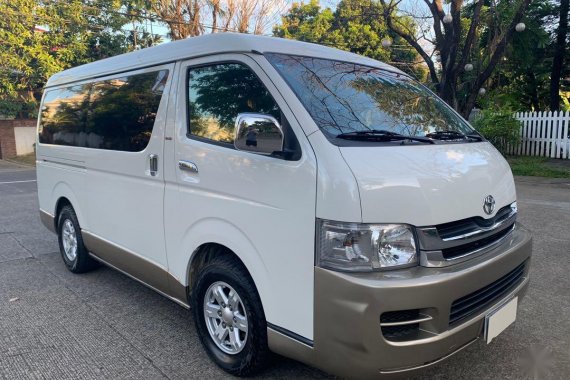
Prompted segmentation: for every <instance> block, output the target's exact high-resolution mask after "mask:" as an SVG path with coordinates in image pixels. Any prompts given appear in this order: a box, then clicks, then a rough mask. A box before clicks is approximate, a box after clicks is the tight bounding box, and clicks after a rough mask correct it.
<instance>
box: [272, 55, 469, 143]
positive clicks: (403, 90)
mask: <svg viewBox="0 0 570 380" xmlns="http://www.w3.org/2000/svg"><path fill="white" fill-rule="evenodd" d="M266 57H267V58H268V59H269V61H270V62H271V63H272V64H273V66H274V67H275V68H276V69H277V70H278V71H279V73H280V74H281V75H282V76H283V77H284V78H285V80H286V81H287V82H288V83H289V85H290V86H291V88H292V89H293V91H294V92H295V94H296V95H297V96H298V97H299V99H300V100H301V102H302V103H303V104H304V105H305V107H306V109H307V110H308V111H309V113H310V114H311V117H312V118H313V120H314V121H315V122H316V123H317V125H318V126H319V127H320V129H321V130H322V131H323V132H325V134H326V135H328V136H330V137H335V136H337V135H338V134H341V133H349V132H354V131H366V130H371V129H381V130H388V131H392V132H396V133H399V134H403V135H408V136H409V135H411V136H425V135H426V134H429V133H433V132H437V131H444V130H452V131H456V132H461V133H463V134H468V133H473V130H472V129H471V127H470V126H469V125H468V124H467V123H465V122H464V121H463V120H462V119H461V118H460V117H459V116H458V115H457V114H456V113H455V112H454V111H453V110H452V109H451V108H449V107H448V106H447V105H446V104H445V103H444V102H443V101H442V100H441V99H439V98H438V97H437V96H435V95H433V94H432V93H431V92H430V91H428V90H427V89H426V88H425V87H423V86H422V85H421V84H419V83H418V82H416V81H414V80H412V79H410V78H408V77H406V76H404V75H398V74H394V73H390V72H387V71H384V70H380V69H377V68H373V67H368V66H363V65H359V64H355V63H348V62H340V61H333V60H327V59H318V58H310V57H300V56H289V55H282V54H266Z"/></svg>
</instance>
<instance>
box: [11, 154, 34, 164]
mask: <svg viewBox="0 0 570 380" xmlns="http://www.w3.org/2000/svg"><path fill="white" fill-rule="evenodd" d="M6 161H11V162H15V163H17V164H23V165H28V166H36V154H35V153H30V154H25V155H22V156H18V157H14V158H10V159H9V160H6Z"/></svg>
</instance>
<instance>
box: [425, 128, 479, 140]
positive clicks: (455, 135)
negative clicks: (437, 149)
mask: <svg viewBox="0 0 570 380" xmlns="http://www.w3.org/2000/svg"><path fill="white" fill-rule="evenodd" d="M426 137H429V138H430V139H436V140H465V139H474V140H477V141H483V138H482V137H481V136H480V135H478V134H474V133H473V134H468V135H465V134H463V133H461V132H458V131H453V130H445V131H435V132H430V133H426Z"/></svg>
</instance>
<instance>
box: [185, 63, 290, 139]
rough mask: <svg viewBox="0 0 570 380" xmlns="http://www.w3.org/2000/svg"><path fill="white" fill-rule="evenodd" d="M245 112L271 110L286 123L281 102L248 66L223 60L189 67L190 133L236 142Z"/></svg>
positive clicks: (281, 121)
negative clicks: (238, 121) (240, 117)
mask: <svg viewBox="0 0 570 380" xmlns="http://www.w3.org/2000/svg"><path fill="white" fill-rule="evenodd" d="M244 112H255V113H262V114H268V115H271V116H273V117H275V118H276V119H277V120H278V121H279V122H280V123H281V124H282V125H283V124H284V123H285V121H284V120H283V119H284V118H283V117H282V114H281V111H280V110H279V107H278V106H277V103H276V102H275V100H274V99H273V97H272V96H271V94H270V93H269V91H267V89H266V88H265V86H264V85H263V83H261V81H260V80H259V78H258V77H257V76H256V75H255V73H254V72H253V71H251V69H250V68H248V67H247V66H245V65H243V64H240V63H220V64H215V65H211V66H200V67H194V68H190V69H189V70H188V116H189V129H188V132H189V134H190V135H193V136H198V137H202V138H206V139H210V140H214V141H217V142H222V143H229V144H232V143H233V141H234V132H235V121H236V117H237V116H238V114H240V113H244Z"/></svg>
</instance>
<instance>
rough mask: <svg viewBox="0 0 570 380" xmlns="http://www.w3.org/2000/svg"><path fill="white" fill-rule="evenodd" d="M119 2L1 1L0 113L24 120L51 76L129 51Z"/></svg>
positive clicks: (125, 20)
mask: <svg viewBox="0 0 570 380" xmlns="http://www.w3.org/2000/svg"><path fill="white" fill-rule="evenodd" d="M121 6H122V3H121V2H120V1H117V0H93V1H89V2H87V1H82V0H69V1H67V2H63V1H39V0H0V41H2V43H1V44H0V114H4V115H16V114H21V116H27V114H34V113H35V109H34V107H35V106H36V104H37V101H38V100H39V98H40V96H41V88H42V87H43V85H44V84H45V82H46V81H47V79H48V78H49V77H50V76H51V75H53V74H54V73H56V72H58V71H61V70H64V69H67V68H69V67H72V66H76V65H78V64H83V63H87V62H91V61H93V60H96V59H100V58H104V57H106V56H111V55H116V54H120V53H123V52H125V51H127V50H128V44H129V41H128V36H127V32H126V31H123V30H122V27H123V25H125V24H126V23H127V22H129V18H128V17H126V16H125V15H124V14H123V13H122V12H120V11H119V9H120V8H121Z"/></svg>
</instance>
